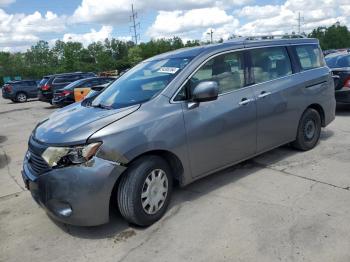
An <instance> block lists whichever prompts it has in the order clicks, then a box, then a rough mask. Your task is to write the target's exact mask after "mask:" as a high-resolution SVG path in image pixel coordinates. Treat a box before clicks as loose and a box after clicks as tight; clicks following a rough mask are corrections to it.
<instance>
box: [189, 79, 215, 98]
mask: <svg viewBox="0 0 350 262" xmlns="http://www.w3.org/2000/svg"><path fill="white" fill-rule="evenodd" d="M218 95H219V86H218V83H217V82H215V81H203V82H200V83H198V84H197V85H196V87H195V88H194V90H193V93H192V100H193V101H194V102H206V101H213V100H216V99H217V98H218Z"/></svg>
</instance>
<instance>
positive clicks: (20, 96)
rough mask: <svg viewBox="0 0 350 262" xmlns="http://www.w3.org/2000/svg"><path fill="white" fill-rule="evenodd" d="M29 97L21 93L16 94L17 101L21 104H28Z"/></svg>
mask: <svg viewBox="0 0 350 262" xmlns="http://www.w3.org/2000/svg"><path fill="white" fill-rule="evenodd" d="M27 99H28V96H27V94H26V93H23V92H19V93H17V94H16V101H17V102H19V103H24V102H27Z"/></svg>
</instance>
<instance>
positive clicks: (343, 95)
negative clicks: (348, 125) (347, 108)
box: [335, 88, 350, 104]
mask: <svg viewBox="0 0 350 262" xmlns="http://www.w3.org/2000/svg"><path fill="white" fill-rule="evenodd" d="M335 99H336V100H337V103H342V104H350V88H342V89H340V90H336V91H335Z"/></svg>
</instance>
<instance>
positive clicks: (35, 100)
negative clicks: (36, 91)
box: [7, 98, 39, 105]
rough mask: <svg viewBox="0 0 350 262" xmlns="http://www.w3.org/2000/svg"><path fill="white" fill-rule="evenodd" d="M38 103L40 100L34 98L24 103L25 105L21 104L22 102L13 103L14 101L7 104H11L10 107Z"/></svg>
mask: <svg viewBox="0 0 350 262" xmlns="http://www.w3.org/2000/svg"><path fill="white" fill-rule="evenodd" d="M37 101H39V100H38V99H35V98H33V99H31V98H30V99H28V100H27V101H26V102H23V103H20V102H13V101H11V100H9V102H8V103H7V104H10V105H19V104H26V103H32V102H37Z"/></svg>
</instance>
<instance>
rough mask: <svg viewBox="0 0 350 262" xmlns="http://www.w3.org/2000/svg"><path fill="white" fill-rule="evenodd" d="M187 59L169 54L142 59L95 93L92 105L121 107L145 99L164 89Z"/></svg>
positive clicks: (188, 60) (188, 59)
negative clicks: (169, 56)
mask: <svg viewBox="0 0 350 262" xmlns="http://www.w3.org/2000/svg"><path fill="white" fill-rule="evenodd" d="M190 60H191V59H190V58H169V59H163V60H156V61H148V62H142V63H140V64H139V65H137V66H135V67H134V68H133V69H131V70H130V71H128V72H127V73H125V75H123V76H122V77H120V78H119V79H117V80H116V81H115V82H114V83H112V84H111V85H110V86H109V87H108V88H106V89H105V90H104V91H103V92H102V93H101V94H100V95H98V96H97V97H96V98H95V99H94V100H93V102H92V106H102V107H108V108H122V107H126V106H131V105H135V104H139V103H143V102H146V101H148V100H150V99H152V98H153V97H155V96H157V95H158V94H159V93H160V92H161V91H162V90H164V88H165V87H166V86H167V85H168V84H169V83H170V81H171V80H173V79H174V78H175V76H176V75H177V74H178V73H179V72H180V71H181V70H182V69H183V68H184V67H185V66H186V65H187V64H188V63H189V62H190Z"/></svg>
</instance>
